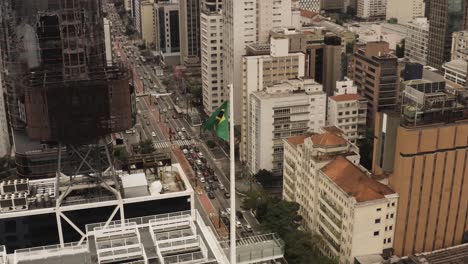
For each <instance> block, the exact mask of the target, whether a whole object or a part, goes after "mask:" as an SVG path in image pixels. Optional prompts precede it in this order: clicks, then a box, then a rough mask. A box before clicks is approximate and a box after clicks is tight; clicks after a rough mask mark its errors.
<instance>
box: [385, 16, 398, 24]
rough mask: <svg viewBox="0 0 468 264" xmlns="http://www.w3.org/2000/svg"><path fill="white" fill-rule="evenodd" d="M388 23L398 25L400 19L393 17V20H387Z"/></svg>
mask: <svg viewBox="0 0 468 264" xmlns="http://www.w3.org/2000/svg"><path fill="white" fill-rule="evenodd" d="M387 22H388V23H389V24H398V19H396V18H394V17H392V18H390V19H389V20H387Z"/></svg>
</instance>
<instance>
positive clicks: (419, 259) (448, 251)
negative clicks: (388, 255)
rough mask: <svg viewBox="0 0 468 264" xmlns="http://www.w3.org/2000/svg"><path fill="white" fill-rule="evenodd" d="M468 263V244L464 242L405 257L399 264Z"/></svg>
mask: <svg viewBox="0 0 468 264" xmlns="http://www.w3.org/2000/svg"><path fill="white" fill-rule="evenodd" d="M466 263H468V244H462V245H458V246H454V247H449V248H445V249H439V250H436V251H432V252H427V253H421V254H418V255H416V256H410V257H404V258H402V259H400V261H399V262H398V264H466Z"/></svg>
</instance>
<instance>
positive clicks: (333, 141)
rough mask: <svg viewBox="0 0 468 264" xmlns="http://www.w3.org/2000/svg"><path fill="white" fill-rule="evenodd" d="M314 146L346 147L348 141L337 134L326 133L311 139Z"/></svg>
mask: <svg viewBox="0 0 468 264" xmlns="http://www.w3.org/2000/svg"><path fill="white" fill-rule="evenodd" d="M310 139H311V140H312V143H314V145H319V146H340V145H346V144H347V143H348V141H347V140H346V139H344V138H343V137H341V136H339V135H337V134H336V133H330V132H325V133H322V134H317V135H313V136H311V137H310Z"/></svg>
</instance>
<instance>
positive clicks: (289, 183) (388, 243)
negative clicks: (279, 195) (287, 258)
mask: <svg viewBox="0 0 468 264" xmlns="http://www.w3.org/2000/svg"><path fill="white" fill-rule="evenodd" d="M326 134H327V135H326ZM321 136H324V137H323V138H322V139H321V140H323V141H324V142H327V143H324V144H321V143H318V142H314V141H313V139H312V137H314V136H307V137H306V136H304V137H302V138H301V139H300V140H297V139H296V140H291V141H290V139H288V140H284V164H283V167H284V170H283V177H284V182H283V198H284V199H285V200H287V201H294V202H297V203H298V204H299V205H300V209H299V213H300V215H301V216H302V218H303V223H302V226H303V228H304V229H305V230H306V231H309V232H311V233H313V234H317V235H319V236H321V237H322V238H323V241H324V245H323V251H324V252H326V253H327V254H328V255H329V256H330V257H334V258H336V259H337V260H338V263H340V264H350V263H354V258H355V257H357V256H363V255H372V254H382V252H383V251H384V250H390V249H391V248H392V246H393V240H394V239H393V238H394V230H395V219H396V209H397V206H398V204H397V203H398V195H397V194H395V193H394V192H393V191H391V190H390V189H389V188H388V187H386V186H384V185H382V184H380V183H377V182H376V181H374V180H372V179H370V178H368V179H367V178H365V177H369V176H366V175H368V174H369V173H368V172H367V171H366V170H365V169H364V168H363V167H361V166H360V165H359V159H360V157H359V154H358V153H359V150H358V148H357V147H356V146H355V145H353V144H350V143H349V142H347V141H346V140H344V138H342V137H341V138H342V139H341V140H338V142H333V141H336V138H335V136H333V135H332V136H330V133H329V132H326V133H324V134H321V135H319V137H321ZM330 137H331V138H332V139H330ZM333 138H334V139H333ZM321 140H319V141H321ZM343 141H344V142H347V143H344V144H343ZM332 162H333V163H334V164H335V162H336V165H337V168H336V169H337V170H338V174H339V173H341V175H340V176H339V177H341V178H346V177H348V173H349V174H356V173H358V174H360V178H359V179H357V182H356V181H354V182H353V179H354V178H352V179H351V180H349V181H348V180H345V181H343V180H340V181H335V180H334V178H331V176H329V175H328V174H327V173H328V169H327V167H326V166H327V165H328V164H330V163H332ZM334 164H332V165H334ZM331 170H335V168H332V169H331ZM335 176H336V175H335ZM361 179H365V180H366V182H369V183H371V184H372V185H376V186H378V187H379V188H383V189H385V190H386V191H387V192H386V193H387V194H385V195H378V194H373V196H375V199H373V198H372V196H367V198H366V199H364V200H365V201H363V199H362V196H361V195H360V194H359V193H357V192H356V193H349V192H347V191H345V189H348V187H349V186H353V185H359V184H360V183H359V182H360V180H361ZM348 185H349V186H348ZM349 188H353V187H349ZM387 188H388V189H387ZM355 195H356V197H355Z"/></svg>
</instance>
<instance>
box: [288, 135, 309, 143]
mask: <svg viewBox="0 0 468 264" xmlns="http://www.w3.org/2000/svg"><path fill="white" fill-rule="evenodd" d="M308 137H310V135H309V134H304V135H299V136H294V137H290V138H288V142H289V143H290V144H292V145H300V144H304V140H305V139H306V138H308Z"/></svg>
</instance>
